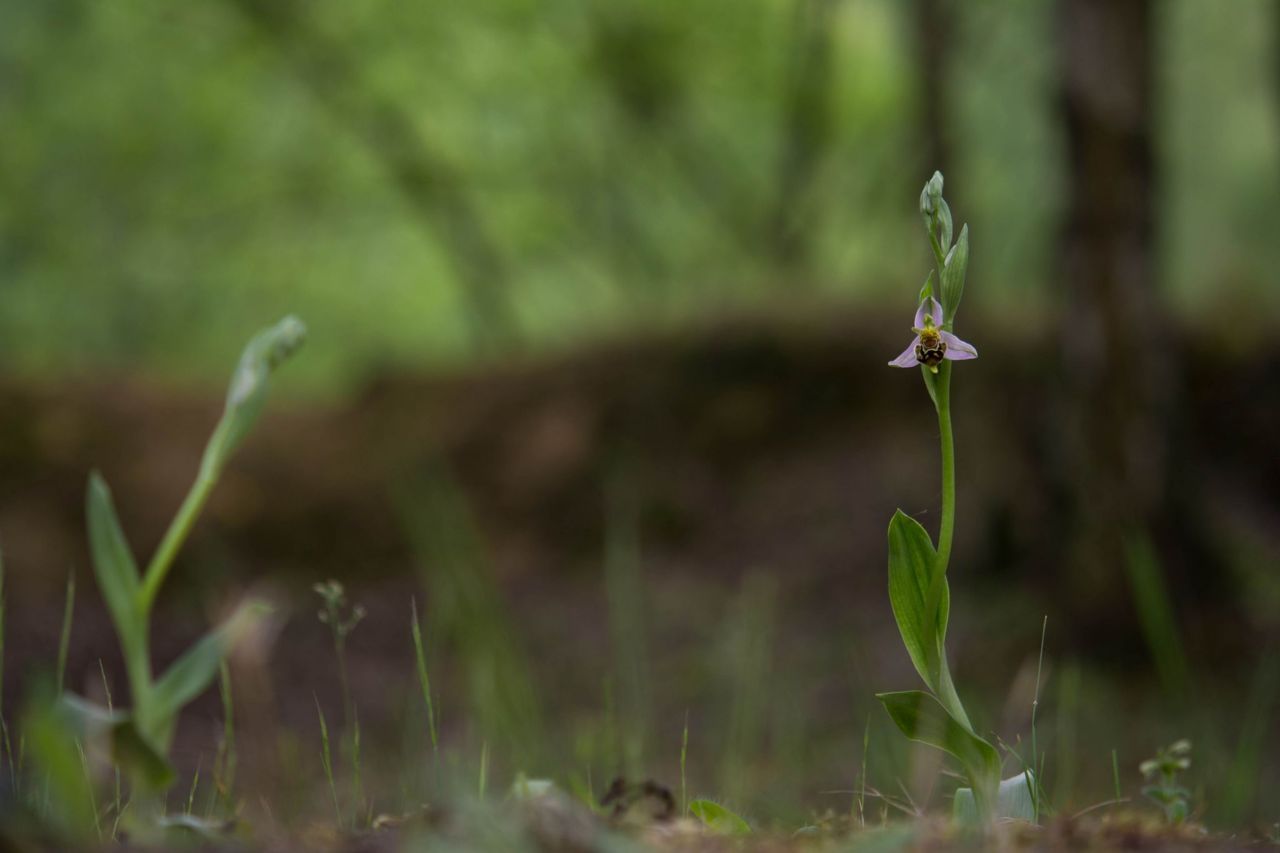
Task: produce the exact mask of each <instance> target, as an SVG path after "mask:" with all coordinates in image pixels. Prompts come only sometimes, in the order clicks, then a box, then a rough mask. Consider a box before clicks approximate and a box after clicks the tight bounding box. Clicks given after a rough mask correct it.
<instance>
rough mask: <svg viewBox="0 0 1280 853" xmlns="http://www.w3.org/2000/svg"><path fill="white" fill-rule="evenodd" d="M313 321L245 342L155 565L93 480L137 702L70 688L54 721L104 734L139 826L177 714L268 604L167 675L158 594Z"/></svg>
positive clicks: (99, 551) (111, 594) (98, 545)
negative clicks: (123, 703) (156, 649)
mask: <svg viewBox="0 0 1280 853" xmlns="http://www.w3.org/2000/svg"><path fill="white" fill-rule="evenodd" d="M305 335H306V327H305V326H303V324H302V322H301V321H300V320H298V319H297V318H295V317H286V318H285V319H284V320H282V321H280V322H279V323H278V324H276V325H275V326H272V327H270V328H268V329H265V330H263V331H262V332H260V333H259V334H258V335H256V336H255V337H254V338H253V339H252V340H251V341H250V342H249V344H248V345H247V346H246V347H245V349H244V352H243V354H242V355H241V356H240V362H239V364H238V366H237V367H236V370H235V372H234V374H233V375H232V377H231V386H230V389H229V391H228V393H227V401H226V407H225V409H224V411H223V415H222V419H221V420H220V421H219V422H218V425H217V427H216V428H215V429H214V432H213V435H212V437H211V438H210V439H209V443H208V445H207V446H206V448H205V452H204V457H203V459H202V460H201V463H200V469H199V472H198V474H197V476H196V481H195V484H194V485H193V486H192V488H191V491H190V492H189V493H188V495H187V497H186V499H185V500H184V501H183V503H182V506H181V507H180V508H179V510H178V513H177V515H176V516H175V517H174V519H173V521H172V523H171V524H170V525H169V529H168V531H167V532H166V533H165V535H164V538H163V539H162V540H161V542H160V545H159V547H158V548H157V550H156V553H155V555H154V556H153V557H152V559H151V562H150V564H149V565H148V566H147V569H146V572H145V573H142V572H139V570H138V566H137V563H136V562H135V560H134V553H133V549H132V548H130V547H129V544H128V541H127V540H126V539H125V536H124V531H123V530H122V529H121V526H120V522H119V521H118V519H117V518H116V512H115V507H114V505H113V503H112V500H111V492H110V490H109V489H108V488H107V484H106V481H105V480H103V478H102V477H101V476H100V475H99V474H97V473H96V472H95V473H93V474H92V475H91V476H90V478H89V490H88V498H87V515H88V528H89V544H90V551H91V555H92V558H93V569H94V574H95V576H96V578H97V581H98V586H99V588H100V589H101V592H102V597H103V599H104V600H105V602H106V605H107V610H108V612H109V613H110V615H111V621H112V624H113V625H114V626H115V630H116V634H117V636H118V637H119V640H120V647H121V651H122V652H123V657H124V662H125V672H126V675H127V676H128V681H129V693H130V698H131V700H132V707H131V708H129V709H127V710H126V709H122V708H120V707H118V706H115V707H110V706H109V707H106V708H103V707H100V706H98V705H95V704H93V703H90V702H88V701H87V700H85V699H82V698H80V697H78V696H75V695H72V694H69V693H68V694H63V695H62V697H61V699H60V700H59V701H58V703H57V705H56V707H55V712H54V714H53V715H52V716H50V720H51V722H52V721H55V720H56V722H57V724H59V725H60V727H61V731H62V732H63V733H64V735H70V736H71V737H72V738H75V739H77V740H78V741H99V740H100V741H104V742H105V743H106V744H107V746H108V747H109V749H110V754H111V758H112V760H113V762H114V763H115V764H116V766H117V767H121V768H123V769H124V770H125V771H126V774H127V775H128V778H129V780H130V782H131V803H132V804H133V809H132V811H131V813H132V815H133V816H134V817H135V818H136V819H137V821H138V826H139V828H142V827H144V826H147V825H148V823H147V822H149V825H150V826H154V825H155V824H156V818H157V817H158V812H159V810H160V798H159V793H160V792H162V791H163V790H164V789H166V788H168V787H169V785H170V784H172V782H173V779H174V773H173V769H172V768H171V767H170V766H169V762H168V759H167V755H168V752H169V745H170V743H171V741H172V739H173V733H174V728H175V726H176V724H177V720H178V715H179V713H180V712H181V711H182V709H183V707H184V706H186V705H187V704H188V703H189V702H191V700H193V699H195V698H196V696H198V695H199V694H200V693H202V692H203V691H204V690H205V688H207V687H208V686H209V684H210V683H212V681H213V679H214V678H215V677H216V676H217V674H218V671H219V668H220V665H221V663H222V660H223V657H224V655H225V654H226V653H227V651H228V649H229V648H230V646H231V644H232V643H233V642H234V641H235V639H236V638H237V637H239V636H240V635H242V634H243V633H244V632H245V631H246V629H248V628H249V627H250V625H251V623H252V622H253V621H254V620H255V618H256V616H257V614H259V613H260V612H261V611H262V609H263V606H262V605H260V604H257V603H253V602H250V603H248V604H245V605H243V606H241V607H240V608H239V609H238V610H237V611H236V612H235V613H234V614H233V615H232V616H231V617H230V618H229V619H228V620H227V621H226V622H224V623H223V624H222V625H221V626H219V627H218V628H216V629H214V630H213V631H211V632H210V633H208V634H206V635H205V636H204V637H203V638H201V639H200V640H199V641H198V642H197V643H196V644H195V645H193V646H192V647H191V648H190V649H188V650H187V651H186V653H185V654H183V655H182V656H180V657H179V658H178V659H177V661H175V662H174V663H173V664H172V665H171V666H170V667H169V668H168V669H167V670H166V671H165V672H164V673H163V674H162V675H160V676H159V677H158V678H157V677H154V676H153V674H152V668H151V667H152V663H151V650H150V622H151V611H152V608H153V607H154V606H155V602H156V597H157V595H158V594H159V591H160V587H161V585H162V584H163V583H164V579H165V577H166V576H167V574H168V572H169V569H170V568H171V567H172V566H173V562H174V558H175V557H176V556H177V554H178V551H179V549H180V548H181V547H182V544H183V542H185V541H186V538H187V535H188V534H189V533H190V532H191V528H192V526H193V525H194V524H195V521H196V519H197V517H198V516H199V515H200V511H201V510H202V509H203V508H204V505H205V502H206V500H207V499H208V497H209V494H210V493H211V492H212V491H213V488H214V486H215V485H216V484H217V482H218V479H219V477H220V476H221V474H222V471H223V469H224V468H225V467H226V464H227V462H228V460H229V459H230V458H231V455H232V454H233V453H234V451H235V450H236V449H237V448H238V447H239V446H240V444H241V443H242V442H243V441H244V438H245V436H246V435H248V433H249V430H250V428H252V426H253V424H254V422H255V421H256V420H257V418H258V415H259V414H260V412H261V410H262V406H263V404H264V403H265V402H266V397H267V391H268V387H269V385H270V378H271V374H272V373H273V372H274V371H275V369H276V368H277V367H279V366H280V364H281V363H283V362H284V361H285V359H287V358H288V357H289V356H290V355H291V354H292V353H293V352H294V351H295V350H296V349H297V348H298V347H299V346H300V345H301V343H302V341H303V338H304V337H305Z"/></svg>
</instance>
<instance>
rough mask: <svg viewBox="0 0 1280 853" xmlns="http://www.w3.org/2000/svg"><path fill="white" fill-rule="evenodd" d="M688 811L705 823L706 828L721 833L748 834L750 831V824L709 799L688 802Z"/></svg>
mask: <svg viewBox="0 0 1280 853" xmlns="http://www.w3.org/2000/svg"><path fill="white" fill-rule="evenodd" d="M689 811H690V812H692V813H693V816H694V817H696V818H697V819H698V820H700V821H702V822H703V823H704V824H706V826H707V828H708V829H710V830H712V831H713V832H718V833H720V834H721V835H749V834H750V833H751V825H750V824H748V823H747V822H746V821H745V820H743V819H742V818H740V817H738V816H737V815H736V814H734V813H733V812H731V811H729V810H728V809H726V808H725V807H724V806H722V805H720V804H719V803H716V802H712V801H711V800H694V801H693V802H691V803H689Z"/></svg>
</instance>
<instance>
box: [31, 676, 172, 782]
mask: <svg viewBox="0 0 1280 853" xmlns="http://www.w3.org/2000/svg"><path fill="white" fill-rule="evenodd" d="M55 712H56V719H57V722H58V723H59V725H60V727H61V730H62V731H63V732H65V733H66V734H70V735H71V737H72V738H73V739H76V740H79V741H81V742H90V741H94V740H98V741H101V740H103V739H105V740H106V741H107V745H108V746H109V747H110V751H111V759H112V761H114V762H115V763H116V764H118V765H120V766H121V767H124V768H126V769H128V770H130V771H132V772H136V773H138V774H140V775H141V777H142V778H143V779H144V780H145V781H146V782H147V783H148V784H149V785H151V786H152V787H154V788H157V789H159V788H163V787H166V786H168V785H169V784H170V783H171V782H172V781H173V776H174V773H173V768H172V767H170V766H169V762H167V761H166V760H165V759H164V756H163V755H162V754H161V752H160V751H159V750H157V749H156V747H155V745H154V744H153V743H152V742H151V741H150V740H149V739H148V738H147V737H146V736H145V735H144V734H143V733H142V732H141V731H140V730H139V728H138V725H137V722H136V720H135V719H134V717H133V715H132V714H130V713H129V712H127V711H121V710H110V709H107V708H104V707H102V706H101V705H95V704H94V703H92V702H90V701H88V700H87V699H82V698H81V697H79V696H76V695H75V694H74V693H66V694H63V696H62V697H61V698H59V699H58V702H57V705H56V707H55Z"/></svg>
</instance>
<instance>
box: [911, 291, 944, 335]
mask: <svg viewBox="0 0 1280 853" xmlns="http://www.w3.org/2000/svg"><path fill="white" fill-rule="evenodd" d="M925 317H928V318H929V319H930V320H932V321H933V325H935V326H941V325H942V306H941V305H939V304H938V300H936V299H934V298H933V297H932V296H927V297H925V300H924V301H923V302H921V303H920V307H919V308H917V309H916V322H915V325H914V326H913V327H912V328H915V329H923V328H924V318H925Z"/></svg>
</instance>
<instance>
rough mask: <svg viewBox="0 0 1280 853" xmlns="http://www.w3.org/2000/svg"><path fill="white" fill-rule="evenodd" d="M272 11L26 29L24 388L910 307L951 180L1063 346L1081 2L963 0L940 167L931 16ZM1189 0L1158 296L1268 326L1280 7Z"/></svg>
mask: <svg viewBox="0 0 1280 853" xmlns="http://www.w3.org/2000/svg"><path fill="white" fill-rule="evenodd" d="M254 5H255V4H253V3H250V2H248V0H244V2H243V3H238V2H233V0H224V2H218V0H202V2H197V3H186V4H181V5H176V6H175V5H174V4H172V3H165V2H152V0H131V2H127V3H111V4H104V3H90V2H83V1H82V0H39V2H28V0H11V2H8V3H6V4H5V9H4V12H3V26H2V27H0V75H2V76H0V80H3V88H2V89H0V128H3V140H4V144H3V145H2V146H0V199H2V203H0V282H3V285H2V286H3V293H4V310H3V311H2V312H0V359H2V360H3V364H4V366H5V370H6V372H18V373H22V374H27V375H37V376H58V375H64V374H65V373H67V372H69V371H71V372H74V371H82V370H86V369H100V368H103V367H108V368H111V369H119V370H122V371H124V370H127V371H138V370H141V371H145V372H147V373H158V374H160V375H164V376H168V377H171V378H178V379H192V378H213V379H217V380H219V381H220V380H221V377H222V374H223V372H224V363H225V360H226V352H227V344H226V342H227V341H228V340H239V339H240V338H241V337H242V336H243V335H244V332H245V330H246V329H251V328H256V327H257V326H259V325H261V324H263V323H264V322H267V321H269V320H271V319H273V318H275V317H276V316H277V315H280V314H282V313H284V312H286V311H294V312H296V313H298V314H300V315H302V316H304V317H305V318H306V319H307V321H308V322H309V323H310V324H311V326H312V328H313V330H314V332H315V336H316V338H317V339H319V340H323V341H338V340H340V341H342V346H341V347H324V348H317V351H316V352H314V353H312V354H311V356H310V357H309V358H308V359H307V360H306V363H305V364H303V365H300V367H299V371H300V372H302V373H305V375H306V378H305V382H306V384H307V386H308V387H311V388H313V389H315V390H317V391H320V392H325V391H332V390H335V389H343V388H350V387H352V384H353V383H355V382H358V381H359V380H360V379H361V378H362V377H365V376H366V375H367V374H368V373H370V372H371V371H373V370H376V369H378V368H380V367H382V366H385V365H388V364H392V365H424V364H438V363H441V362H453V363H456V362H458V361H465V360H467V359H470V358H472V357H474V356H475V355H476V354H477V352H478V351H483V350H484V348H485V347H488V346H490V345H491V344H492V343H493V341H492V340H490V338H493V339H498V340H501V341H502V342H503V343H504V345H505V344H506V343H509V342H513V341H519V342H520V343H521V344H522V345H524V346H526V347H528V348H532V349H535V350H536V349H541V348H545V347H562V346H564V345H565V344H567V343H572V342H579V341H584V340H593V339H598V338H601V337H605V336H609V335H613V334H618V333H626V332H628V331H631V330H634V329H635V328H636V327H653V326H668V325H670V324H678V323H681V322H682V321H685V320H687V319H688V318H691V317H702V316H708V315H710V316H720V315H723V314H725V313H726V312H736V311H751V310H770V307H771V306H773V305H775V304H778V303H781V304H785V305H788V306H795V305H796V304H797V303H799V304H806V303H817V304H823V303H826V302H829V301H831V300H841V301H848V302H852V303H855V304H875V305H883V304H886V303H892V302H900V301H902V294H903V293H904V292H905V290H906V289H907V288H908V287H914V286H917V285H918V283H919V282H917V281H916V278H917V277H919V271H920V270H921V269H922V266H923V263H924V261H925V259H926V257H927V256H926V254H925V251H924V249H923V246H922V241H921V239H920V226H919V220H918V217H917V214H916V212H915V205H914V203H913V202H914V198H915V194H916V192H917V191H918V187H919V185H920V184H921V183H922V182H923V179H924V178H925V177H927V176H928V174H929V172H930V171H932V168H933V167H934V166H935V165H944V166H945V168H946V175H947V178H948V197H949V198H951V199H952V204H953V207H954V208H956V209H957V210H958V211H959V212H960V213H959V215H960V217H961V218H962V219H964V220H965V221H968V222H969V223H970V224H971V226H972V230H973V234H974V244H975V251H974V266H973V268H972V274H971V279H972V281H973V286H972V287H971V288H970V296H969V300H968V301H967V303H966V314H969V315H970V316H971V317H972V316H973V315H980V316H982V317H984V318H990V319H991V320H992V321H993V322H999V323H1004V324H1009V325H1022V326H1031V325H1034V324H1035V323H1037V322H1040V318H1041V317H1042V316H1043V312H1044V310H1045V306H1046V304H1052V293H1051V289H1052V287H1053V286H1054V283H1055V278H1054V275H1053V270H1052V267H1053V264H1054V253H1053V246H1054V237H1055V230H1054V229H1055V223H1056V221H1057V217H1058V216H1059V214H1060V212H1061V209H1062V206H1063V202H1062V195H1063V184H1064V180H1065V176H1064V163H1063V143H1062V141H1061V128H1060V126H1059V121H1058V117H1057V113H1056V99H1055V95H1054V86H1055V76H1054V67H1055V66H1054V55H1053V44H1054V38H1055V23H1054V17H1053V10H1052V4H1050V3H1048V2H1027V3H1012V4H1011V3H1004V2H982V0H979V2H973V3H967V4H964V5H963V6H959V5H954V6H953V4H946V3H943V4H937V5H941V6H942V7H945V8H947V9H948V10H949V15H948V17H949V19H950V26H949V29H948V32H947V33H946V36H945V46H946V50H947V59H946V69H945V70H946V73H945V115H946V120H947V125H946V127H945V128H944V129H943V130H944V132H945V134H946V137H947V139H948V142H949V153H950V156H949V158H948V159H949V160H950V162H948V163H946V164H932V163H927V162H926V155H927V150H926V146H925V144H924V142H923V138H924V135H925V134H924V130H923V127H922V113H921V110H922V95H921V80H920V75H921V68H922V60H921V49H920V46H919V44H918V39H917V38H916V29H915V23H914V21H913V15H915V9H916V6H914V5H913V4H911V3H898V2H887V0H844V2H830V3H813V4H805V3H797V2H791V1H790V0H767V2H759V1H758V0H747V2H741V0H736V2H720V1H719V0H702V2H696V3H644V2H634V1H633V0H623V2H599V3H592V2H580V0H551V2H537V3H534V2H519V0H480V2H475V3H465V4H446V3H436V4H413V5H408V6H406V5H405V4H398V3H390V2H380V0H378V1H377V2H367V3H357V4H352V3H339V2H328V0H318V2H310V3H306V4H300V5H299V4H292V5H291V4H272V3H262V4H256V5H259V6H260V7H261V8H262V9H278V10H285V11H283V12H280V15H279V17H278V18H271V17H270V15H268V18H269V19H270V21H272V23H269V24H268V25H267V26H265V27H264V26H262V25H261V21H258V22H257V23H255V20H257V19H256V18H255V14H254V13H252V12H251V13H248V14H246V13H245V6H254ZM1155 5H1156V12H1157V13H1156V14H1155V16H1154V22H1153V23H1154V32H1153V37H1154V38H1155V39H1156V41H1157V45H1156V48H1157V50H1156V56H1157V59H1158V67H1157V75H1158V84H1159V86H1158V110H1157V113H1156V117H1155V121H1156V127H1155V139H1156V143H1157V145H1156V148H1157V154H1158V158H1159V165H1160V169H1161V177H1160V181H1159V195H1158V208H1159V213H1160V217H1159V235H1158V247H1159V255H1158V258H1159V270H1160V274H1159V280H1160V290H1161V293H1162V294H1164V295H1165V297H1166V298H1167V299H1168V301H1169V303H1170V304H1171V305H1173V306H1174V307H1175V308H1176V309H1177V311H1178V314H1179V316H1180V317H1182V318H1188V319H1191V320H1193V321H1194V322H1196V323H1207V324H1221V325H1222V327H1223V329H1224V330H1230V331H1232V332H1244V333H1249V334H1260V333H1262V331H1264V330H1265V328H1266V326H1267V325H1268V324H1267V323H1266V322H1263V321H1262V318H1264V317H1270V316H1274V315H1275V313H1276V312H1277V308H1278V306H1280V291H1277V288H1276V287H1275V286H1274V285H1275V278H1274V270H1275V269H1276V268H1277V267H1278V266H1280V241H1277V240H1276V239H1275V235H1276V234H1277V233H1280V207H1278V206H1277V205H1276V203H1275V200H1276V195H1277V186H1278V185H1280V155H1278V154H1277V151H1278V150H1280V143H1278V142H1277V138H1278V134H1280V119H1277V102H1278V96H1277V94H1276V85H1277V82H1276V81H1277V76H1280V75H1277V73H1275V67H1276V60H1275V58H1274V34H1275V32H1276V30H1277V27H1276V25H1275V23H1274V18H1275V15H1276V12H1275V4H1274V3H1271V2H1267V0H1231V2H1230V3H1229V4H1228V6H1229V8H1227V9H1224V8H1222V7H1220V6H1218V5H1216V4H1211V3H1203V2H1199V0H1168V2H1160V3H1157V4H1155ZM295 6H296V8H295ZM810 6H812V9H809V7H810ZM806 10H808V11H806ZM272 14H274V13H272ZM806 15H808V16H810V17H812V16H820V21H818V22H817V23H813V22H806V21H805V20H804V17H805V16H806ZM277 25H278V26H277ZM815 29H818V30H820V32H818V33H815V32H814V30H815ZM819 56H821V57H823V58H822V59H821V60H820V61H819V59H817V58H816V57H819ZM814 66H820V67H814ZM798 81H799V82H798ZM798 85H800V86H806V87H808V88H806V89H804V91H805V92H807V93H808V94H804V95H801V96H800V97H799V98H797V96H796V95H795V90H796V88H797V86H798ZM797 101H799V102H800V106H799V107H797V106H796V102H797ZM375 105H376V106H375ZM797 110H799V112H797ZM386 114H389V115H393V116H394V117H395V118H394V119H393V120H386V122H385V124H386V126H383V125H378V122H379V121H381V119H378V118H377V116H382V117H383V119H385V115H386ZM797 115H798V116H799V118H797ZM806 123H808V124H806ZM797 124H799V125H801V131H802V134H801V135H802V136H803V137H804V140H805V141H804V145H805V146H807V147H806V148H805V151H804V153H803V155H802V156H803V158H804V161H805V162H804V164H803V166H802V167H801V168H800V170H799V171H801V172H802V174H801V175H799V176H798V177H796V178H794V179H792V178H789V177H787V172H788V167H787V166H786V162H787V158H788V157H789V156H791V154H789V148H788V146H789V145H793V143H792V141H791V140H794V139H795V138H796V134H797V131H796V129H795V126H796V125H797ZM375 125H377V126H375ZM390 125H394V128H395V129H394V130H390V129H388V127H389V126H390ZM405 138H408V139H411V140H413V142H414V146H412V147H413V150H409V151H405V150H401V149H403V148H405V146H406V144H407V143H405V142H404V139H405ZM400 157H405V158H408V159H410V160H413V161H415V162H419V161H420V162H421V163H423V164H425V166H424V169H425V172H426V173H427V174H428V175H429V178H428V179H427V180H424V181H422V182H419V183H415V182H414V181H413V180H412V179H411V178H406V177H405V176H404V174H401V173H398V172H397V166H396V163H397V162H398V161H397V158H400ZM458 205H461V206H462V207H463V208H465V211H466V213H465V217H466V219H467V221H468V222H470V223H472V226H473V230H474V232H475V235H476V236H475V239H471V237H469V236H464V237H461V238H460V237H459V232H458V231H457V230H456V226H454V225H450V224H449V222H447V221H446V220H456V219H457V218H458V216H459V214H458V213H457V206H458ZM779 223H783V226H782V227H783V228H785V229H790V231H792V232H794V234H795V236H794V242H795V243H796V245H795V246H788V247H780V246H779V243H780V241H779V240H778V239H775V238H774V237H773V236H771V235H772V234H774V233H775V232H776V231H777V230H778V227H779ZM464 270H470V272H466V271H464ZM481 291H483V292H484V293H485V294H486V295H485V296H477V295H476V293H477V292H481ZM299 381H302V380H299Z"/></svg>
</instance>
